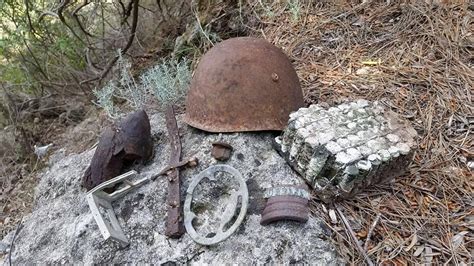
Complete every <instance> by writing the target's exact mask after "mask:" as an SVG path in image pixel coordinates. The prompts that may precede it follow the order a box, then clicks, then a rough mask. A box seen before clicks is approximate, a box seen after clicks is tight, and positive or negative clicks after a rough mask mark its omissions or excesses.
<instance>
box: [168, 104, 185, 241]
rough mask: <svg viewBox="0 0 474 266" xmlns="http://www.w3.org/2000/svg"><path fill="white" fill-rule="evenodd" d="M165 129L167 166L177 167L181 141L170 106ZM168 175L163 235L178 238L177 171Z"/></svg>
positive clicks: (179, 232)
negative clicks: (167, 138) (168, 159)
mask: <svg viewBox="0 0 474 266" xmlns="http://www.w3.org/2000/svg"><path fill="white" fill-rule="evenodd" d="M165 118H166V128H167V129H168V133H169V137H170V142H171V157H170V161H169V164H170V165H171V166H173V165H178V164H179V163H180V159H181V141H180V140H179V130H178V125H177V123H176V117H175V114H174V108H173V106H172V105H170V106H168V108H167V109H166V114H165ZM166 173H167V175H168V197H167V200H166V201H167V203H168V206H169V207H168V213H167V217H166V231H165V235H166V236H167V237H170V238H179V237H181V236H182V235H183V234H184V225H183V223H182V219H181V217H182V206H181V182H180V179H179V169H178V167H174V168H171V169H168V170H167V171H166Z"/></svg>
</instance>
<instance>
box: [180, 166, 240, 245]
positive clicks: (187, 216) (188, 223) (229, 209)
mask: <svg viewBox="0 0 474 266" xmlns="http://www.w3.org/2000/svg"><path fill="white" fill-rule="evenodd" d="M216 172H225V173H229V174H231V175H232V176H233V177H234V178H235V179H236V180H237V181H238V183H239V189H238V190H237V191H236V192H234V193H233V194H232V195H231V196H230V203H229V204H228V205H227V206H226V208H225V210H224V212H223V213H222V215H221V217H222V222H221V224H220V225H219V229H218V231H217V232H215V233H216V234H215V235H214V236H212V237H205V236H202V235H199V234H198V233H197V232H196V230H195V229H194V227H193V224H192V222H193V220H194V218H196V217H197V216H196V214H195V213H193V212H192V211H191V202H192V199H193V193H194V189H195V188H196V186H197V185H198V184H199V183H200V182H201V181H202V179H204V178H205V177H208V178H209V177H213V176H214V174H215V173H216ZM239 198H241V201H242V203H241V206H240V212H239V215H238V216H237V219H236V220H235V222H234V223H233V224H232V226H230V227H229V229H227V230H226V231H224V227H225V226H226V224H227V223H229V222H230V221H231V220H232V218H233V217H234V214H235V213H236V211H237V205H238V202H239ZM248 198H249V195H248V190H247V184H245V180H244V178H243V177H242V175H241V174H240V173H239V171H237V169H235V168H233V167H231V166H228V165H223V164H220V165H214V166H211V167H209V168H207V169H206V170H204V171H202V172H201V173H199V174H198V175H196V176H194V177H193V179H192V180H191V183H190V184H189V187H188V190H187V191H186V200H185V202H184V226H185V227H186V231H187V232H188V234H189V236H190V237H191V238H192V239H193V240H194V241H195V242H197V243H199V244H201V245H206V246H209V245H214V244H217V243H219V242H221V241H223V240H225V239H227V238H228V237H229V236H231V235H232V234H233V233H234V232H235V231H236V230H237V228H238V227H239V226H240V224H241V223H242V221H243V220H244V218H245V214H246V213H247V207H248Z"/></svg>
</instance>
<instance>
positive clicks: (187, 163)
mask: <svg viewBox="0 0 474 266" xmlns="http://www.w3.org/2000/svg"><path fill="white" fill-rule="evenodd" d="M198 163H199V160H198V159H197V158H196V157H191V158H188V159H185V160H182V161H180V162H178V163H177V164H174V165H169V166H166V167H165V168H164V169H163V170H161V171H160V172H159V173H158V174H155V175H153V176H152V177H150V180H151V181H155V179H156V178H158V177H159V176H162V175H167V174H168V172H169V171H171V170H173V169H177V168H184V167H186V166H189V167H194V166H196V165H198Z"/></svg>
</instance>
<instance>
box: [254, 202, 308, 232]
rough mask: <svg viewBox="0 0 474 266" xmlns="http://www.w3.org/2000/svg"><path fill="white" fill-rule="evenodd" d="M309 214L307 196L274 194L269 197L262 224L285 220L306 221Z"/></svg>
mask: <svg viewBox="0 0 474 266" xmlns="http://www.w3.org/2000/svg"><path fill="white" fill-rule="evenodd" d="M308 215H309V209H308V199H307V198H304V197H300V196H292V195H280V196H274V197H270V198H268V201H267V203H266V205H265V209H264V210H263V212H262V219H261V220H260V224H261V225H267V224H270V223H273V222H276V221H283V220H291V221H297V222H302V223H305V222H306V221H308Z"/></svg>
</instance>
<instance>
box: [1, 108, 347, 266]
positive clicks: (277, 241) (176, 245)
mask: <svg viewBox="0 0 474 266" xmlns="http://www.w3.org/2000/svg"><path fill="white" fill-rule="evenodd" d="M181 118H182V117H181V116H178V126H179V128H180V133H181V141H182V144H183V149H182V151H183V155H182V157H183V158H186V157H191V156H196V157H197V158H198V159H199V165H198V166H197V167H195V168H188V169H186V170H183V171H181V180H182V184H183V186H182V198H183V199H184V193H185V191H186V189H187V187H188V184H189V182H190V180H191V178H192V177H193V176H194V175H197V174H198V173H199V172H200V171H202V170H204V169H206V168H207V167H209V166H211V165H215V164H220V163H222V162H218V161H216V160H215V159H213V158H212V156H211V149H212V143H213V142H215V141H224V142H226V143H229V144H231V145H232V146H233V148H234V151H233V153H232V156H231V158H230V159H229V160H228V161H226V162H225V163H226V164H228V165H230V166H233V167H234V168H236V169H237V170H238V171H240V173H241V174H242V176H243V177H244V179H245V180H246V184H247V187H248V190H249V209H248V211H247V215H246V217H245V219H244V221H243V223H242V224H241V225H240V227H239V229H238V230H237V231H236V232H235V233H234V234H233V235H232V236H230V237H229V238H228V239H226V240H224V241H223V242H221V243H218V244H216V245H214V246H201V245H199V244H196V243H195V242H194V241H193V240H192V239H191V238H190V237H189V235H188V234H184V235H183V236H182V237H181V238H180V239H168V238H166V236H165V235H164V232H165V217H166V210H167V208H166V204H165V201H166V197H167V187H168V186H167V180H166V178H165V177H163V178H158V179H157V180H156V181H154V182H150V183H147V184H145V185H143V186H142V187H140V188H138V189H137V190H134V191H132V192H130V193H129V194H127V195H126V196H125V197H123V198H121V199H119V200H117V201H116V202H114V204H113V207H114V210H115V214H116V216H117V218H118V221H119V223H120V225H121V227H122V229H123V231H124V233H125V235H126V237H127V238H128V240H129V242H130V244H129V246H127V247H121V246H120V245H119V244H118V243H115V242H110V241H105V240H104V239H103V237H102V235H101V234H100V232H99V230H98V227H97V225H96V223H95V220H94V218H93V216H92V214H91V212H90V210H89V207H88V205H87V202H86V200H85V195H86V191H85V189H83V188H81V176H82V173H83V172H84V171H85V170H86V168H87V166H88V165H89V163H90V161H91V158H92V156H93V154H94V150H93V149H90V150H87V151H84V152H83V153H81V154H72V155H68V156H65V155H64V151H62V152H61V151H59V152H57V153H56V154H55V155H54V156H52V158H51V161H50V164H51V166H50V167H48V169H46V170H45V171H44V172H43V173H42V174H41V175H40V177H39V178H40V182H39V185H38V186H37V189H36V191H35V207H34V209H33V211H32V213H31V214H29V215H28V216H27V217H25V218H24V221H23V226H22V227H21V228H20V229H19V230H18V232H17V236H16V239H15V242H14V249H13V252H12V254H11V255H12V256H11V257H12V263H13V264H18V265H21V264H31V263H34V264H57V263H61V264H62V263H65V264H66V263H67V264H103V263H107V264H111V263H134V264H135V263H153V264H161V263H196V264H204V263H207V264H211V263H212V264H222V263H232V264H251V263H252V264H254V263H258V264H263V263H279V264H280V263H304V264H310V263H311V264H324V265H327V264H339V263H341V261H340V259H339V257H338V256H337V254H336V252H335V248H334V246H333V245H332V244H331V242H330V240H329V239H328V236H329V234H330V233H331V232H330V230H329V229H328V228H327V227H326V226H325V225H324V223H323V222H322V220H321V219H320V218H318V217H310V219H309V220H308V222H306V223H296V222H277V223H274V224H270V225H267V226H261V225H260V218H261V216H260V214H261V212H262V210H263V208H264V205H265V202H264V199H263V195H264V192H265V189H267V188H270V187H272V186H278V185H301V184H302V182H303V181H302V179H300V178H299V176H298V175H297V174H296V173H295V172H294V171H293V170H292V169H291V168H290V167H289V166H288V164H287V163H286V162H285V160H284V159H283V158H282V157H280V155H279V154H278V153H277V152H276V151H275V150H274V148H273V147H272V140H273V139H274V138H275V137H276V135H275V134H274V133H268V132H260V133H233V134H223V135H217V134H209V133H205V132H203V131H199V130H197V129H193V128H191V127H189V126H187V125H186V124H184V123H182V122H181ZM150 123H151V130H152V136H153V139H154V158H153V159H152V160H151V162H150V163H149V164H148V165H145V166H141V167H140V168H138V169H136V170H138V171H139V177H140V178H143V177H150V176H152V175H153V174H156V173H157V172H159V171H161V169H163V168H165V167H166V166H167V165H166V164H167V162H168V160H169V156H170V152H169V150H170V145H169V141H168V136H167V131H166V126H165V119H164V116H163V115H162V114H154V115H152V116H151V117H150ZM224 179H225V178H223V179H222V180H224ZM219 181H220V179H219V178H216V180H214V181H208V182H203V183H202V184H201V189H202V192H200V193H205V195H210V196H208V197H205V198H203V197H201V196H197V200H199V198H201V199H203V200H202V205H203V206H201V207H203V208H207V209H209V210H206V211H200V212H198V211H196V213H198V219H199V221H201V223H202V224H206V221H209V222H208V223H207V225H212V221H214V220H213V219H215V218H216V214H215V213H216V212H214V213H213V212H212V210H213V209H218V207H216V206H214V204H217V203H219V202H222V199H223V198H224V199H225V197H226V195H225V193H224V189H223V188H222V187H223V186H222V185H216V183H215V182H217V183H219ZM211 197H216V199H219V200H211ZM202 221H204V222H202ZM197 226H199V222H198V223H197ZM13 235H14V232H11V233H9V234H8V235H7V236H6V237H5V238H4V239H3V242H4V243H8V244H10V243H11V240H12V238H13ZM3 259H4V260H5V261H6V262H8V256H4V258H3Z"/></svg>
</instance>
